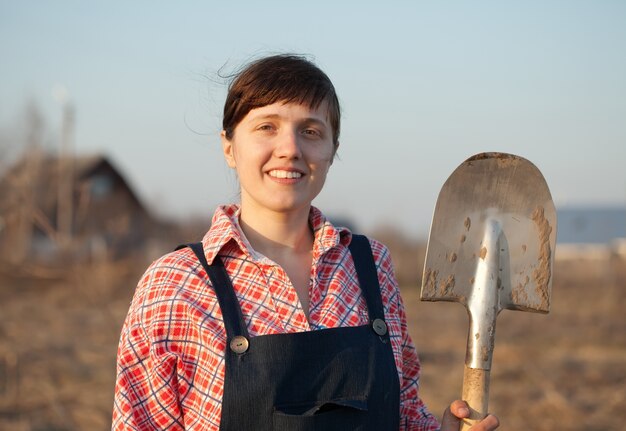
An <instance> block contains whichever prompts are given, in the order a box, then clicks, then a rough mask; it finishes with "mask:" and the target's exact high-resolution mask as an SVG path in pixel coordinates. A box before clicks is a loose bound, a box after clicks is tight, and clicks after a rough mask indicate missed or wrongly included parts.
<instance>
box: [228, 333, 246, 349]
mask: <svg viewBox="0 0 626 431" xmlns="http://www.w3.org/2000/svg"><path fill="white" fill-rule="evenodd" d="M248 347H250V343H249V342H248V339H247V338H246V337H244V336H241V335H237V336H236V337H234V338H233V339H232V340H230V350H232V351H233V352H235V353H237V354H241V353H245V352H246V351H247V350H248Z"/></svg>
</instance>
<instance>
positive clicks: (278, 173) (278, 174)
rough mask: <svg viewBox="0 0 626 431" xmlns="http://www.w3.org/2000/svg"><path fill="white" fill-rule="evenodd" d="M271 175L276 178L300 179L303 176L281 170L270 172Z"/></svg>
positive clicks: (298, 173)
mask: <svg viewBox="0 0 626 431" xmlns="http://www.w3.org/2000/svg"><path fill="white" fill-rule="evenodd" d="M269 174H270V176H271V177H274V178H300V177H301V176H302V174H301V173H300V172H294V171H279V170H273V171H270V172H269Z"/></svg>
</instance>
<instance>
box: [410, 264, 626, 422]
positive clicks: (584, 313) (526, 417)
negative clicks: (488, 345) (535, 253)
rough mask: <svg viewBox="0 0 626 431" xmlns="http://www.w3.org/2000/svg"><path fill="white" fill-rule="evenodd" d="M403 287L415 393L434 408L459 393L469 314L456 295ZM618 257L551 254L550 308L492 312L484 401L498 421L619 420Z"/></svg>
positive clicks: (624, 323) (624, 344) (624, 306)
mask: <svg viewBox="0 0 626 431" xmlns="http://www.w3.org/2000/svg"><path fill="white" fill-rule="evenodd" d="M403 296H404V300H405V304H406V308H407V311H408V315H409V321H410V331H411V334H412V336H413V338H414V341H415V343H416V344H417V346H418V350H419V351H420V355H421V358H422V367H423V375H422V385H421V386H422V389H421V390H422V397H423V398H424V400H425V401H426V403H427V405H428V406H429V407H430V409H431V410H432V411H433V413H435V414H436V415H438V416H440V415H441V414H442V412H443V410H444V408H445V406H446V405H447V403H448V402H449V401H450V400H452V399H455V398H458V397H459V396H460V393H461V384H462V378H463V377H462V376H463V363H464V358H465V345H466V337H467V334H466V331H467V315H466V312H465V309H464V308H463V307H462V306H461V305H459V304H455V303H430V302H420V301H419V298H418V297H419V292H418V290H417V289H410V288H405V289H404V291H403ZM625 310H626V263H625V262H624V261H623V260H606V261H600V262H598V261H596V262H593V263H589V262H585V261H570V262H558V263H557V265H556V268H555V277H554V285H553V296H552V309H551V312H550V314H548V315H541V314H534V313H523V312H519V311H509V310H505V311H503V312H502V313H501V314H500V316H499V317H498V321H497V329H496V349H495V353H494V359H493V367H492V371H491V396H490V410H491V411H492V412H495V413H497V414H498V416H499V417H500V419H501V422H502V424H503V426H502V427H501V428H502V429H504V430H510V431H523V430H534V431H549V430H560V431H563V430H581V431H582V430H585V431H590V430H598V431H599V430H605V431H607V430H616V431H617V430H623V429H624V424H625V423H626V409H625V408H624V406H625V405H626V313H625Z"/></svg>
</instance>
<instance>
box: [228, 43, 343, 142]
mask: <svg viewBox="0 0 626 431" xmlns="http://www.w3.org/2000/svg"><path fill="white" fill-rule="evenodd" d="M276 102H285V103H289V102H295V103H301V104H304V105H306V106H308V107H309V108H314V109H315V108H317V107H319V106H320V104H322V103H323V102H327V103H328V117H329V122H330V125H331V127H332V129H333V143H334V144H335V146H337V145H338V143H339V128H340V120H341V119H340V117H341V112H340V108H339V100H338V98H337V94H336V92H335V87H334V86H333V84H332V82H331V81H330V79H329V78H328V76H327V75H326V74H325V73H324V72H322V70H321V69H320V68H318V67H317V66H316V65H315V64H313V63H312V62H311V61H309V60H307V59H306V58H304V57H303V56H300V55H294V54H280V55H273V56H269V57H264V58H261V59H259V60H256V61H253V62H252V63H250V64H248V65H247V66H246V67H245V68H244V69H243V70H241V71H240V72H239V73H237V74H235V75H234V77H233V79H232V81H231V83H230V85H229V86H228V95H227V96H226V102H225V103H224V117H223V119H222V128H223V129H224V133H225V135H226V138H227V139H232V136H233V132H234V130H235V127H237V125H238V124H239V122H241V120H243V118H244V117H245V116H246V115H247V114H248V112H250V111H251V110H253V109H255V108H260V107H263V106H267V105H271V104H272V103H276Z"/></svg>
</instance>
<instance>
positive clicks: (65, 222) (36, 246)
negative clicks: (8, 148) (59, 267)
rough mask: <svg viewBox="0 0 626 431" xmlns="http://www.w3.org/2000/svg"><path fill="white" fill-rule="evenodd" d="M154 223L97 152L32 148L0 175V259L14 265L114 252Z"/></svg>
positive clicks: (136, 243) (136, 241) (128, 247)
mask: <svg viewBox="0 0 626 431" xmlns="http://www.w3.org/2000/svg"><path fill="white" fill-rule="evenodd" d="M157 228H158V222H157V221H156V220H155V219H154V218H153V217H152V216H151V215H150V213H149V212H148V210H147V209H146V207H145V206H144V205H143V204H142V203H141V201H140V200H139V198H138V197H137V195H136V193H135V192H134V191H133V190H132V189H131V187H130V185H129V184H128V182H127V181H126V180H125V179H124V177H123V175H122V174H121V173H120V172H119V171H118V170H117V169H116V168H115V166H113V164H112V163H111V162H110V161H109V160H108V159H107V158H106V157H105V156H102V155H95V156H89V157H71V158H70V157H65V158H59V157H51V156H48V155H45V154H43V153H41V152H40V151H33V152H30V153H27V154H26V155H25V156H24V157H23V158H22V159H21V160H19V161H18V162H17V163H15V164H14V165H13V166H12V167H11V168H9V169H8V170H7V171H6V172H5V173H4V175H3V176H2V178H0V259H3V260H5V261H7V260H8V261H12V262H14V263H20V262H23V261H25V260H26V259H28V260H33V261H48V262H49V261H52V262H54V261H63V259H89V258H94V257H98V256H107V257H110V258H111V257H112V258H115V257H121V256H124V255H128V254H130V253H133V252H135V251H137V250H140V249H141V248H142V247H144V245H145V244H146V242H147V240H148V238H149V237H150V235H151V234H152V233H153V232H154V230H155V229H157Z"/></svg>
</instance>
